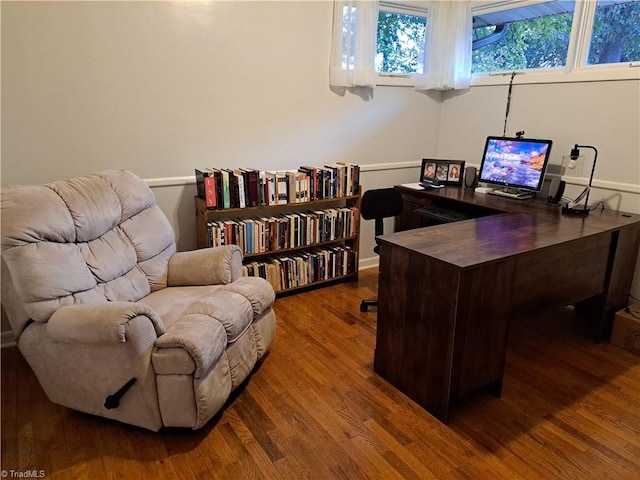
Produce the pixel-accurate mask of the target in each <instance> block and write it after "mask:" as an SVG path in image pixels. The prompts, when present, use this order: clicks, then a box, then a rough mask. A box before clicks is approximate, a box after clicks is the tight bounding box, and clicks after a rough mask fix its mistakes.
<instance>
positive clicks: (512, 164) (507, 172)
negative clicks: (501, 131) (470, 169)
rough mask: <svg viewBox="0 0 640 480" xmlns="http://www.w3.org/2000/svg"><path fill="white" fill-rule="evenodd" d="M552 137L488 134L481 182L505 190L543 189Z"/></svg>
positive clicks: (481, 169)
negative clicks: (535, 137)
mask: <svg viewBox="0 0 640 480" xmlns="http://www.w3.org/2000/svg"><path fill="white" fill-rule="evenodd" d="M551 144H552V141H551V140H536V139H532V138H510V137H493V136H489V137H487V142H486V144H485V147H484V154H483V156H482V163H481V164H480V177H479V181H480V182H484V183H489V184H493V185H500V186H502V187H503V188H505V189H513V190H527V191H531V192H537V191H540V188H541V187H542V181H543V180H544V174H545V171H546V169H547V164H548V163H549V154H550V153H551Z"/></svg>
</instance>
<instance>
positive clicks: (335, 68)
mask: <svg viewBox="0 0 640 480" xmlns="http://www.w3.org/2000/svg"><path fill="white" fill-rule="evenodd" d="M377 29H378V2H377V1H367V0H362V1H354V0H351V1H350V0H335V1H334V5H333V34H332V38H331V59H330V64H329V85H331V86H334V87H374V86H375V84H376V78H377V73H376V69H375V57H376V40H377Z"/></svg>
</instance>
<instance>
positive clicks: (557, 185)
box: [547, 177, 566, 205]
mask: <svg viewBox="0 0 640 480" xmlns="http://www.w3.org/2000/svg"><path fill="white" fill-rule="evenodd" d="M565 186H566V183H565V181H564V180H560V179H559V178H558V177H555V178H554V179H553V180H551V184H550V185H549V198H548V199H547V203H549V204H551V205H557V204H558V203H560V200H562V195H563V194H564V189H565Z"/></svg>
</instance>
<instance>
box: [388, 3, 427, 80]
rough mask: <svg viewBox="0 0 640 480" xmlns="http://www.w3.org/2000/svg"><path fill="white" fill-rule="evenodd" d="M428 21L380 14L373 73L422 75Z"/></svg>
mask: <svg viewBox="0 0 640 480" xmlns="http://www.w3.org/2000/svg"><path fill="white" fill-rule="evenodd" d="M426 30H427V19H426V18H425V17H421V16H417V15H407V14H402V13H395V12H388V11H384V10H380V12H379V14H378V49H377V54H376V70H377V71H378V72H380V73H422V71H423V69H424V62H423V59H424V43H425V33H426Z"/></svg>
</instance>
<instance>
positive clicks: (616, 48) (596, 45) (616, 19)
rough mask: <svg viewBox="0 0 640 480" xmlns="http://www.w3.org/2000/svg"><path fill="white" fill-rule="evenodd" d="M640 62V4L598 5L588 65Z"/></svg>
mask: <svg viewBox="0 0 640 480" xmlns="http://www.w3.org/2000/svg"><path fill="white" fill-rule="evenodd" d="M637 61H640V2H638V1H637V0H636V1H628V2H615V1H611V0H607V1H603V0H599V1H598V6H597V7H596V13H595V16H594V20H593V30H592V33H591V41H590V43H589V56H588V58H587V63H588V64H589V65H600V64H605V63H622V62H637Z"/></svg>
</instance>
